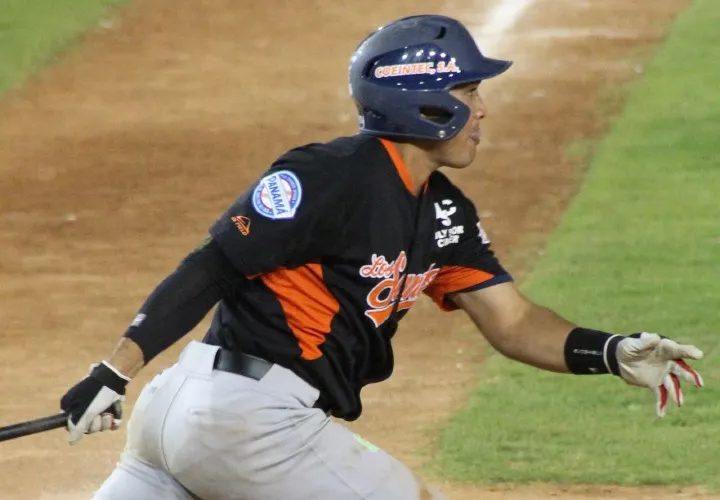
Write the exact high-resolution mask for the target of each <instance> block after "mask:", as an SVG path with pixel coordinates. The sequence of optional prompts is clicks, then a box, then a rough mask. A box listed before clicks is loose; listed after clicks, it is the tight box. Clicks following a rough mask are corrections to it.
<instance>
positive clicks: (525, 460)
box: [433, 0, 720, 489]
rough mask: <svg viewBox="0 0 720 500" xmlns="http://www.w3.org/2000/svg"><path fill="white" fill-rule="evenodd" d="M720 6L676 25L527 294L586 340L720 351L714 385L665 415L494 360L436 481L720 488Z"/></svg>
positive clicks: (448, 435)
mask: <svg viewBox="0 0 720 500" xmlns="http://www.w3.org/2000/svg"><path fill="white" fill-rule="evenodd" d="M718 26H720V3H718V2H717V1H716V0H697V1H696V2H694V3H693V4H692V5H691V6H690V7H689V8H688V10H686V11H685V12H684V13H683V14H682V16H681V17H680V19H679V20H678V21H677V23H676V24H675V26H674V27H673V30H672V33H671V36H670V38H669V39H668V41H667V42H666V43H665V44H664V45H663V46H662V47H661V48H660V50H659V52H658V54H657V56H656V58H655V60H654V62H653V63H652V64H651V65H650V67H649V68H648V71H647V73H646V75H645V77H644V78H643V79H642V80H641V81H639V82H637V83H636V84H634V85H633V86H632V87H631V92H632V93H631V96H630V99H629V100H628V102H627V105H626V106H625V108H624V110H623V113H622V115H621V117H620V118H619V119H618V120H616V122H615V123H614V124H613V125H612V127H611V131H610V133H609V134H608V136H607V137H606V139H605V140H604V141H602V143H601V144H600V146H599V148H598V150H597V154H596V156H595V158H594V160H593V162H592V163H591V165H590V168H589V170H588V171H587V174H586V177H585V184H584V185H583V188H582V190H581V192H580V193H579V195H578V197H577V198H576V199H575V200H574V202H573V205H572V206H571V208H570V210H569V211H568V213H567V214H566V216H565V217H564V219H563V221H562V223H561V224H560V226H559V228H558V230H557V232H556V234H554V235H553V237H552V239H551V241H550V242H549V245H548V247H547V248H546V252H545V254H544V256H543V257H542V258H541V259H540V261H539V262H537V263H536V266H535V268H534V269H533V271H532V272H531V274H530V275H529V276H528V279H527V280H526V282H525V283H523V284H522V288H523V289H524V290H525V291H526V292H527V293H528V294H529V295H530V296H531V297H532V298H534V299H535V300H536V301H538V302H540V303H542V304H545V305H548V306H550V307H552V308H553V309H555V310H556V311H558V312H559V313H561V314H563V315H564V316H565V317H567V318H569V319H571V320H573V321H576V322H578V323H580V324H582V325H584V326H588V327H595V328H600V329H606V330H608V331H614V332H620V333H632V332H635V331H639V330H644V331H657V332H661V333H664V334H666V335H669V336H671V337H673V338H676V339H677V340H681V341H685V342H692V343H696V344H697V345H698V346H699V347H701V348H703V349H704V350H705V352H706V357H705V359H704V360H702V361H700V362H697V363H696V365H695V366H696V367H697V368H698V369H699V370H700V371H701V373H702V374H703V375H704V377H705V380H706V384H707V386H706V387H705V388H704V389H702V390H700V391H698V390H696V389H693V388H686V389H685V399H686V406H685V407H684V408H682V409H680V410H678V409H676V408H670V410H669V411H668V415H667V416H666V417H665V419H662V420H660V419H657V418H655V416H654V398H653V395H652V393H651V392H650V391H649V390H643V389H639V388H635V387H630V386H627V385H626V384H625V383H624V382H622V381H621V380H619V379H617V378H614V377H611V376H587V377H575V376H568V375H559V374H552V373H546V372H540V371H538V370H535V369H533V368H529V367H526V366H524V365H520V364H518V363H513V362H511V361H508V360H506V359H504V358H502V357H501V356H500V355H498V354H495V355H493V356H492V357H491V358H490V360H489V361H488V362H487V363H486V364H485V365H484V366H483V367H482V371H481V373H480V376H479V378H480V386H479V387H478V388H477V389H476V390H474V391H473V393H472V395H471V396H470V399H469V402H468V405H467V407H466V408H465V409H464V410H462V411H461V412H460V413H458V414H457V415H455V416H454V417H453V418H452V420H451V422H450V424H449V426H448V427H447V428H446V429H445V430H444V431H443V433H442V437H441V440H440V450H439V457H438V459H437V461H436V463H435V464H433V467H434V468H435V472H438V473H439V474H441V475H442V476H443V477H445V478H447V479H450V480H457V481H468V482H512V483H520V482H535V481H549V482H560V483H624V484H631V485H634V484H703V485H707V486H708V487H710V488H712V489H717V488H718V487H720V476H719V475H718V473H717V463H718V462H717V460H718V456H720V425H718V423H717V422H718V415H720V384H718V381H720V365H719V364H718V363H717V362H716V358H717V355H720V352H718V350H717V346H718V344H719V343H720V265H718V262H719V261H720V162H719V161H718V160H719V159H720V29H718Z"/></svg>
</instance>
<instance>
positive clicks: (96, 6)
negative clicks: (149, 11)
mask: <svg viewBox="0 0 720 500" xmlns="http://www.w3.org/2000/svg"><path fill="white" fill-rule="evenodd" d="M121 1H122V0H2V1H0V94H2V93H3V92H5V91H6V90H7V89H9V88H10V87H12V86H14V85H18V84H20V83H22V82H23V81H24V80H25V79H26V78H27V77H29V76H30V75H32V74H34V73H35V72H36V71H38V70H39V69H40V68H42V67H43V66H44V65H46V64H47V63H48V62H50V61H51V60H52V59H53V57H55V56H56V55H57V54H58V53H59V52H60V51H62V50H63V49H64V48H66V47H67V46H68V45H69V44H70V43H72V42H73V41H74V40H75V39H76V38H77V37H78V36H79V35H81V34H82V33H84V32H85V31H86V30H87V29H88V28H89V27H91V26H92V25H93V24H94V23H95V22H97V21H98V19H100V18H101V16H102V15H103V13H105V12H106V10H107V8H108V7H109V6H112V5H114V4H117V3H120V2H121Z"/></svg>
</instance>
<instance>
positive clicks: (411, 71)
mask: <svg viewBox="0 0 720 500" xmlns="http://www.w3.org/2000/svg"><path fill="white" fill-rule="evenodd" d="M436 73H441V74H442V73H460V67H459V66H458V65H457V64H456V62H455V58H452V59H451V60H450V61H448V62H445V61H439V62H438V63H437V66H436V65H435V63H434V62H424V63H410V64H392V65H389V66H378V67H377V68H375V71H374V72H373V74H374V75H375V78H392V77H395V76H407V75H434V74H436Z"/></svg>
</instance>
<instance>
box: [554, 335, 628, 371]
mask: <svg viewBox="0 0 720 500" xmlns="http://www.w3.org/2000/svg"><path fill="white" fill-rule="evenodd" d="M622 339H623V336H622V335H614V334H612V333H605V332H601V331H598V330H590V329H588V328H580V327H578V328H574V329H573V330H572V331H571V332H570V334H569V335H568V337H567V339H566V340H565V364H566V365H567V367H568V370H569V371H570V373H574V374H576V375H601V374H605V373H612V374H613V375H620V369H619V367H618V361H617V356H616V353H615V350H616V348H617V345H618V342H620V341H621V340H622Z"/></svg>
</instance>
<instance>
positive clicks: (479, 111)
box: [474, 95, 488, 120]
mask: <svg viewBox="0 0 720 500" xmlns="http://www.w3.org/2000/svg"><path fill="white" fill-rule="evenodd" d="M474 108H475V109H474V111H475V112H474V115H475V118H477V119H478V120H482V119H483V118H486V117H487V114H488V110H487V106H486V105H485V101H483V98H482V97H480V96H479V95H478V96H477V98H476V99H475V106H474Z"/></svg>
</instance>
